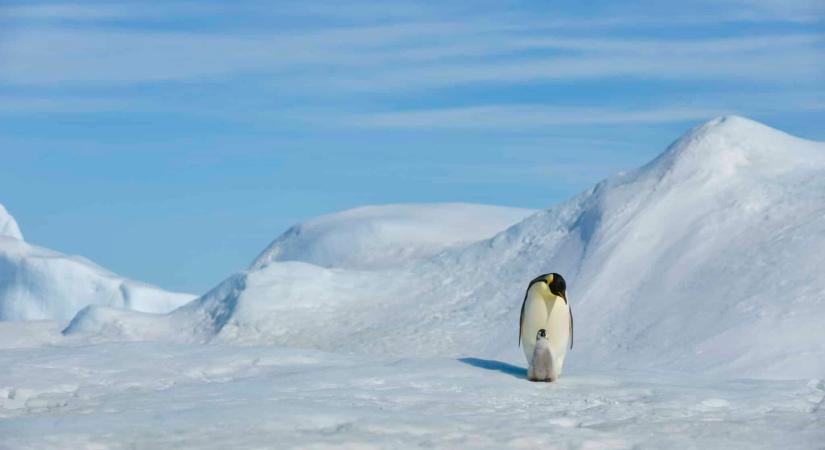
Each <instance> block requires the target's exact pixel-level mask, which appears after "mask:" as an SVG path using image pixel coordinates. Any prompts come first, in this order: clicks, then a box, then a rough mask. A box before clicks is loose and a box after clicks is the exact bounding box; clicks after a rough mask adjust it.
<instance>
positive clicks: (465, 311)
mask: <svg viewBox="0 0 825 450" xmlns="http://www.w3.org/2000/svg"><path fill="white" fill-rule="evenodd" d="M823 192H825V145H823V144H822V143H817V142H810V141H805V140H802V139H798V138H795V137H792V136H789V135H787V134H785V133H782V132H780V131H777V130H774V129H771V128H769V127H766V126H764V125H761V124H759V123H756V122H753V121H751V120H748V119H744V118H741V117H722V118H718V119H714V120H712V121H710V122H708V123H706V124H704V125H702V126H699V127H697V128H695V129H693V130H691V131H689V132H688V133H687V134H685V135H684V136H683V137H682V138H680V139H679V140H677V141H676V142H674V143H673V144H672V145H671V146H670V147H669V148H668V149H667V150H666V151H665V152H664V153H663V154H661V155H660V156H659V157H658V158H656V159H655V160H653V161H651V162H650V163H648V164H647V165H645V166H643V167H641V168H639V169H637V170H634V171H631V172H629V173H625V174H620V175H617V176H615V177H613V178H610V179H607V180H605V181H603V182H601V183H599V184H598V185H596V186H595V187H594V188H592V189H590V190H588V191H586V192H584V193H582V194H581V195H579V196H577V197H576V198H573V199H571V200H570V201H568V202H566V203H564V204H561V205H559V206H557V207H554V208H552V209H549V210H547V211H544V212H541V213H539V214H536V215H533V216H530V217H528V218H526V219H525V220H523V221H522V222H520V223H518V224H516V225H514V226H512V227H510V228H509V229H507V230H504V231H502V232H500V233H498V234H497V235H495V236H493V237H491V238H489V239H485V240H481V241H478V242H475V243H472V244H468V245H464V246H461V247H458V248H452V249H448V250H446V251H443V252H441V253H438V254H436V255H434V256H432V257H430V258H425V259H418V260H416V261H415V262H414V263H412V264H408V265H406V266H405V267H404V268H403V270H402V269H398V268H391V269H387V270H377V269H376V270H350V269H342V268H325V267H320V266H318V265H312V264H308V263H302V262H277V261H276V259H277V258H270V259H268V260H269V261H270V262H269V263H268V264H259V263H256V264H253V267H252V269H250V270H249V271H247V272H245V273H242V274H239V275H236V276H233V277H232V278H230V279H229V280H227V281H226V282H224V283H223V284H222V285H220V286H218V287H217V288H215V289H214V290H213V291H211V292H210V293H207V294H206V295H204V296H203V297H201V298H199V299H198V300H196V301H194V302H192V303H190V304H188V305H186V306H185V307H183V308H180V309H178V310H176V311H174V312H172V313H171V314H169V315H167V316H163V317H159V318H158V319H157V320H154V321H153V320H151V319H150V318H147V317H143V316H140V317H133V316H134V315H133V314H128V313H123V312H117V311H106V312H103V311H101V310H100V309H99V308H89V309H87V310H84V311H83V312H82V313H81V314H79V315H78V316H77V317H76V318H75V319H74V321H73V322H72V325H71V326H70V327H69V328H68V329H67V334H75V333H81V334H86V335H89V334H91V335H96V336H97V337H98V338H110V339H122V338H124V337H128V338H129V339H138V340H139V339H171V340H177V341H212V342H227V343H242V344H277V345H284V346H297V347H308V348H315V349H321V350H328V351H346V352H352V351H355V352H361V353H377V354H394V355H399V356H400V355H407V356H411V355H412V356H418V357H423V356H482V357H492V358H499V359H504V360H507V361H514V362H515V361H520V360H521V359H522V358H521V357H520V356H519V350H518V349H517V347H516V341H517V329H518V327H517V321H518V314H519V308H520V306H521V300H522V298H523V294H524V289H525V287H526V283H527V282H528V281H529V280H530V279H532V278H533V277H534V276H535V275H536V274H539V273H545V272H551V271H556V272H560V273H562V274H564V275H565V277H566V278H567V280H568V287H569V291H568V293H569V299H570V302H571V305H572V308H573V309H574V313H575V317H576V332H577V336H576V338H577V341H576V349H575V351H574V352H573V354H571V357H570V358H569V360H568V364H569V365H570V366H571V368H573V370H575V368H576V367H606V368H612V367H623V368H634V369H656V370H663V369H673V370H678V371H689V372H693V373H697V372H704V373H720V374H727V375H733V376H743V377H750V378H754V377H759V378H800V377H816V376H822V375H823V374H825V335H823V331H822V330H823V328H822V326H821V324H822V323H825V304H823V301H825V300H824V299H825V277H822V276H821V268H822V267H823V265H825V264H823V259H822V258H823V256H822V255H825V195H822V193H823ZM276 243H277V241H276ZM274 246H275V247H277V244H274ZM296 252H297V250H296ZM276 253H277V252H276ZM298 254H299V255H300V252H298ZM265 255H266V253H265ZM310 255H311V252H310ZM305 256H306V255H305ZM262 257H263V258H264V259H265V260H267V257H265V256H262ZM312 258H314V257H307V258H306V259H307V260H310V261H312V260H313V259H312ZM289 259H300V258H299V257H295V258H289ZM259 261H260V259H259ZM315 262H318V261H315ZM318 330H324V332H323V333H319V331H318ZM330 336H334V338H330Z"/></svg>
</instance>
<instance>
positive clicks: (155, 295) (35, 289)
mask: <svg viewBox="0 0 825 450" xmlns="http://www.w3.org/2000/svg"><path fill="white" fill-rule="evenodd" d="M0 230H3V233H4V234H0V321H2V320H42V319H61V320H67V319H70V318H72V317H73V316H74V315H75V314H76V313H77V312H78V311H79V310H80V309H82V308H84V307H86V306H88V305H105V306H110V307H116V308H128V309H134V310H137V311H145V312H153V313H162V312H168V311H171V310H172V309H174V308H176V307H178V306H180V305H182V304H184V303H187V302H188V301H190V300H192V298H193V297H194V296H192V295H189V294H181V293H175V292H167V291H164V290H162V289H159V288H156V287H154V286H150V285H147V284H144V283H140V282H136V281H131V280H127V279H125V278H122V277H120V276H117V275H115V274H113V273H111V272H109V271H107V270H105V269H103V268H101V267H99V266H97V265H95V264H94V263H92V262H91V261H89V260H87V259H85V258H81V257H78V256H68V255H63V254H61V253H58V252H55V251H52V250H48V249H45V248H41V247H37V246H34V245H31V244H28V243H27V242H24V241H23V240H22V239H23V237H22V235H21V234H20V230H19V228H18V227H17V224H16V222H15V221H14V218H12V217H11V216H10V215H8V213H6V212H5V209H4V208H3V207H2V205H0Z"/></svg>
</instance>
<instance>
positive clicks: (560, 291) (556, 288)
mask: <svg viewBox="0 0 825 450" xmlns="http://www.w3.org/2000/svg"><path fill="white" fill-rule="evenodd" d="M533 283H543V284H546V285H547V289H548V290H549V291H550V293H551V294H553V295H555V296H556V297H561V298H563V299H564V301H565V303H566V302H567V283H566V282H565V281H564V277H562V276H561V275H559V274H557V273H555V272H554V273H547V274H544V275H540V276H538V277H536V278H535V279H534V280H533V281H532V282H531V283H530V284H531V285H532V284H533Z"/></svg>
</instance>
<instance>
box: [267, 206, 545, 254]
mask: <svg viewBox="0 0 825 450" xmlns="http://www.w3.org/2000/svg"><path fill="white" fill-rule="evenodd" d="M535 212H536V211H534V210H530V209H520V208H507V207H503V206H488V205H474V204H467V203H440V204H404V205H384V206H363V207H360V208H355V209H350V210H347V211H343V212H339V213H335V214H328V215H324V216H321V217H317V218H315V219H312V220H309V221H307V222H305V223H302V224H299V225H295V226H294V227H292V228H290V229H289V230H287V231H286V232H285V233H284V234H282V235H281V236H279V237H278V238H277V239H275V241H274V242H272V244H270V245H269V247H267V248H266V249H265V250H264V251H263V253H261V255H260V256H258V258H257V259H255V262H253V263H252V268H253V269H260V268H262V267H264V266H266V265H267V264H269V263H271V262H273V261H303V262H308V263H311V264H315V265H318V266H323V267H338V268H347V269H386V268H390V267H396V266H401V265H404V264H408V263H410V262H412V261H416V260H421V259H424V258H428V257H431V256H434V255H436V254H438V253H440V252H442V251H444V250H445V249H448V248H453V247H458V246H460V245H462V244H464V245H466V244H468V243H471V242H475V241H480V240H482V239H487V238H489V237H492V236H493V235H495V234H496V233H498V232H500V231H501V230H503V229H505V228H507V227H509V226H510V225H513V224H515V223H517V222H520V221H521V220H523V219H524V218H525V217H527V216H528V215H530V214H533V213H535Z"/></svg>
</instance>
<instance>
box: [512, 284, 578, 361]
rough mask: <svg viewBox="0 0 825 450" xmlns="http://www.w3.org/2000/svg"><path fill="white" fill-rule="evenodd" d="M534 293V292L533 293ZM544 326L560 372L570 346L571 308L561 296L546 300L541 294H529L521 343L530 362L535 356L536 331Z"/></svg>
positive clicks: (525, 306) (525, 307)
mask: <svg viewBox="0 0 825 450" xmlns="http://www.w3.org/2000/svg"><path fill="white" fill-rule="evenodd" d="M531 294H532V293H531ZM542 328H544V329H545V330H547V336H548V338H549V339H550V348H551V349H552V351H553V356H554V359H555V361H554V366H555V369H556V371H557V372H558V373H561V368H562V366H563V365H564V357H565V356H566V355H567V349H568V347H569V346H570V308H568V306H567V303H566V302H565V301H564V300H563V299H562V298H561V297H555V296H554V298H553V299H552V300H545V299H544V298H543V297H542V296H541V295H538V294H533V295H528V297H527V303H526V304H525V305H524V323H523V324H522V330H521V344H522V347H523V348H524V357H525V358H527V362H528V364H529V363H530V361H531V360H532V358H533V351H534V349H535V346H536V333H537V332H538V331H539V330H540V329H542Z"/></svg>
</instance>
